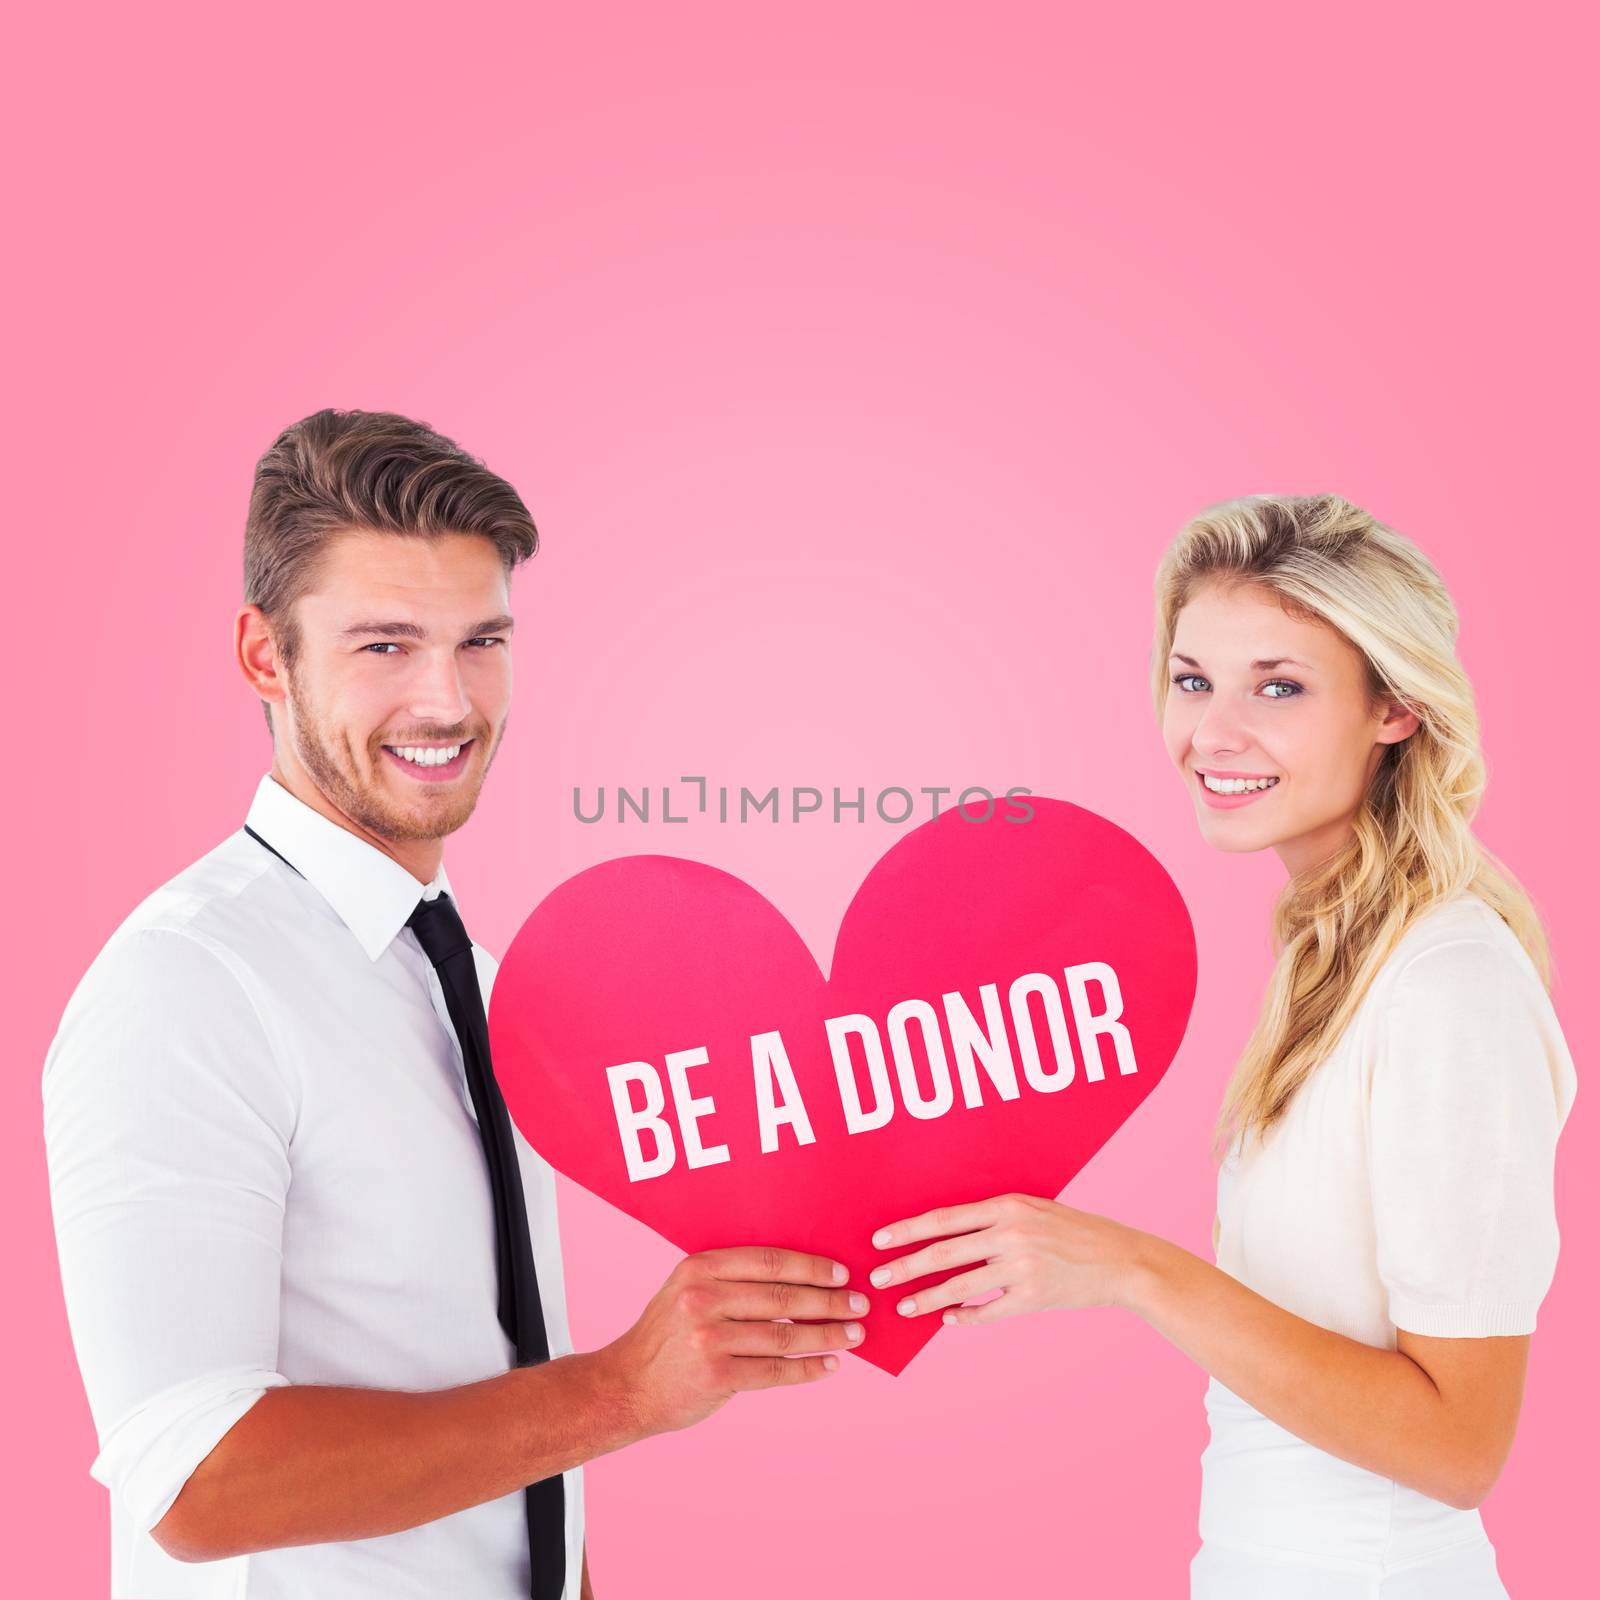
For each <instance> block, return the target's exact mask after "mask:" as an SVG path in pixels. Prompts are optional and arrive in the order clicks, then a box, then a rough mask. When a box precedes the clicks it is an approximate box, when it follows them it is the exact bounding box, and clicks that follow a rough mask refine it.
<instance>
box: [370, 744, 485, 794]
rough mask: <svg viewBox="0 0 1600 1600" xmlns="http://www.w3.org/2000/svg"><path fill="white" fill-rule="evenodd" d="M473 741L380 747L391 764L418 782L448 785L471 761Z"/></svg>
mask: <svg viewBox="0 0 1600 1600" xmlns="http://www.w3.org/2000/svg"><path fill="white" fill-rule="evenodd" d="M474 743H476V741H475V740H472V739H464V740H461V741H459V742H458V743H456V744H403V745H392V744H386V745H382V746H380V748H381V749H382V751H383V753H384V754H385V755H386V756H387V757H388V758H389V761H390V764H391V765H393V766H395V767H398V768H399V769H400V770H401V771H402V772H403V773H405V775H406V776H407V777H408V778H413V779H415V780H416V781H417V782H419V783H448V782H449V781H450V779H452V778H457V777H460V775H461V774H462V773H463V772H465V771H466V768H467V763H468V762H469V761H471V759H472V746H473V745H474Z"/></svg>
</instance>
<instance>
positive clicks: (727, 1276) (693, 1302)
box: [597, 1245, 869, 1436]
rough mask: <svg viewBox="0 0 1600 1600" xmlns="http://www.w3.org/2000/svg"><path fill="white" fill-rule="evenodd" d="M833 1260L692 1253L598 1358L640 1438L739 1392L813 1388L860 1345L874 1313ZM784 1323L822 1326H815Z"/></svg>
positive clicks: (702, 1413)
mask: <svg viewBox="0 0 1600 1600" xmlns="http://www.w3.org/2000/svg"><path fill="white" fill-rule="evenodd" d="M849 1276H850V1274H849V1271H848V1269H847V1268H845V1267H844V1266H842V1265H841V1264H840V1263H838V1262H836V1261H830V1260H828V1258H827V1257H826V1256H813V1255H805V1254H802V1253H800V1252H798V1251H794V1250H778V1249H773V1248H770V1247H767V1248H762V1247H759V1246H754V1245H752V1246H748V1247H746V1248H743V1249H736V1250H706V1251H702V1252H701V1253H700V1254H699V1255H693V1256H685V1257H684V1259H683V1260H682V1261H680V1262H679V1263H678V1265H677V1266H676V1267H674V1268H673V1270H672V1274H671V1276H670V1277H668V1279H667V1281H666V1282H665V1283H664V1284H663V1285H662V1286H661V1288H660V1289H659V1290H658V1291H657V1293H656V1295H655V1298H654V1299H653V1300H651V1302H650V1304H649V1305H647V1306H646V1307H645V1309H644V1314H643V1316H641V1317H640V1318H639V1320H638V1321H637V1322H636V1323H635V1324H634V1325H633V1326H632V1327H631V1328H630V1329H629V1330H628V1331H627V1332H626V1333H625V1334H623V1335H622V1337H621V1338H620V1339H618V1340H616V1341H615V1342H614V1343H612V1344H609V1345H607V1346H606V1347H605V1349H604V1350H601V1351H599V1352H597V1354H598V1355H599V1356H600V1357H602V1358H604V1359H605V1360H606V1361H607V1362H608V1364H609V1365H610V1366H611V1367H612V1368H613V1369H614V1371H615V1374H616V1378H617V1381H618V1383H619V1384H620V1386H621V1389H622V1392H623V1394H624V1395H625V1396H626V1398H627V1403H628V1404H629V1405H630V1407H631V1408H632V1409H633V1412H634V1417H635V1422H636V1425H637V1428H638V1431H639V1433H640V1435H641V1436H643V1435H646V1434H652V1433H665V1432H668V1431H670V1430H672V1429H675V1428H686V1427H688V1426H689V1425H690V1424H691V1423H695V1422H699V1421H700V1420H701V1419H702V1418H704V1417H708V1416H710V1415H711V1413H712V1412H713V1411H715V1410H716V1409H717V1407H718V1406H720V1405H722V1404H723V1402H724V1401H726V1400H727V1399H728V1398H729V1397H730V1396H731V1395H734V1394H736V1393H737V1392H738V1391H739V1390H741V1389H770V1388H774V1387H776V1386H777V1385H779V1384H790V1383H811V1382H814V1381H815V1380H816V1379H818V1378H823V1377H826V1376H827V1375H828V1374H829V1373H830V1372H833V1371H835V1370H836V1369H837V1368H838V1365H839V1358H838V1357H837V1356H835V1355H831V1354H827V1353H826V1352H829V1351H834V1350H846V1349H850V1348H853V1347H854V1346H856V1345H858V1344H860V1343H861V1340H862V1339H863V1338H864V1337H865V1330H864V1329H863V1328H862V1326H861V1324H860V1323H859V1322H855V1321H851V1320H848V1319H850V1318H854V1317H859V1316H861V1315H863V1314H864V1313H865V1312H866V1310H867V1308H868V1304H869V1302H868V1300H867V1297H866V1296H865V1295H864V1294H859V1293H856V1292H854V1291H852V1290H849V1289H846V1288H845V1287H843V1286H844V1284H845V1283H846V1282H847V1281H848V1279H849ZM780 1318H797V1319H815V1320H814V1321H812V1322H802V1321H793V1322H787V1321H780V1320H778V1319H780Z"/></svg>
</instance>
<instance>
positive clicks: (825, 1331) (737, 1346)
mask: <svg viewBox="0 0 1600 1600" xmlns="http://www.w3.org/2000/svg"><path fill="white" fill-rule="evenodd" d="M865 1337H866V1329H865V1328H863V1327H862V1326H861V1324H860V1323H859V1322H729V1323H725V1324H724V1325H723V1327H722V1329H721V1331H720V1332H719V1333H718V1335H717V1340H718V1343H719V1344H720V1345H721V1347H722V1351H723V1353H724V1354H725V1355H730V1356H811V1355H817V1354H819V1353H821V1352H823V1351H826V1350H853V1349H854V1348H855V1347H856V1346H857V1345H858V1344H860V1343H861V1341H862V1340H863V1339H864V1338H865Z"/></svg>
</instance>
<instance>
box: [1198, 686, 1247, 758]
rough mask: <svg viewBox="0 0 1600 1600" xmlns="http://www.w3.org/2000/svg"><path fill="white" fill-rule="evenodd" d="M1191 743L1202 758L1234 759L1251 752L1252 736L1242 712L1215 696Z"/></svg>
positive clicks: (1203, 713) (1205, 711) (1204, 713)
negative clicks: (1226, 757) (1240, 713)
mask: <svg viewBox="0 0 1600 1600" xmlns="http://www.w3.org/2000/svg"><path fill="white" fill-rule="evenodd" d="M1191 742H1192V743H1193V745H1194V748H1195V751H1196V753H1197V754H1199V755H1203V756H1210V757H1219V756H1230V755H1236V754H1238V752H1239V751H1241V750H1246V749H1248V748H1249V746H1250V734H1249V731H1248V729H1247V728H1246V726H1245V719H1244V718H1242V717H1241V716H1240V715H1239V713H1238V711H1237V710H1236V709H1235V708H1234V707H1233V706H1231V705H1229V704H1228V703H1227V702H1226V701H1225V700H1221V699H1219V698H1217V697H1215V696H1213V698H1212V699H1211V701H1210V703H1209V704H1208V705H1207V706H1206V708H1205V710H1204V711H1202V712H1201V714H1200V720H1199V722H1198V723H1196V724H1195V729H1194V735H1193V738H1192V741H1191Z"/></svg>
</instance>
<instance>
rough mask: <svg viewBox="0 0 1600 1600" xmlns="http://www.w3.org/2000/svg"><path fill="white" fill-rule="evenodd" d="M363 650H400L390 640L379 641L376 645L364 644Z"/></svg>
mask: <svg viewBox="0 0 1600 1600" xmlns="http://www.w3.org/2000/svg"><path fill="white" fill-rule="evenodd" d="M361 648H362V649H363V650H398V649H399V648H400V646H399V645H397V644H396V643H395V642H394V641H393V640H392V639H380V640H378V642H377V643H376V644H364V645H362V647H361Z"/></svg>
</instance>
